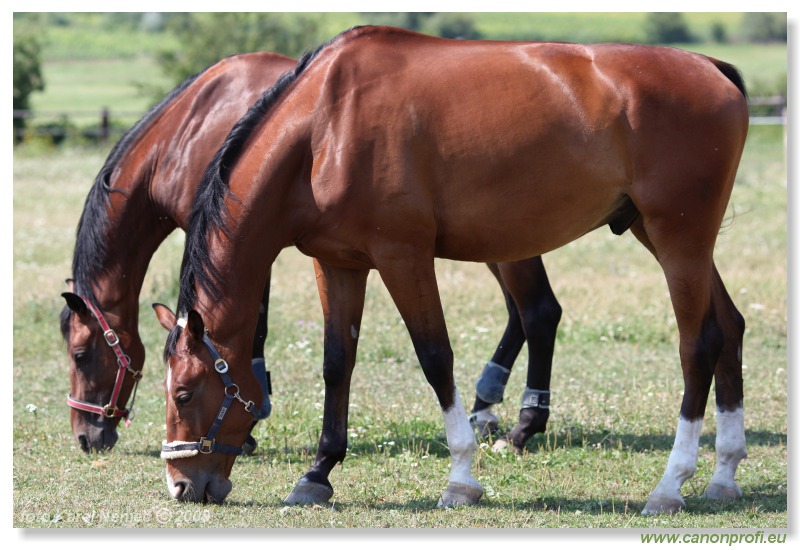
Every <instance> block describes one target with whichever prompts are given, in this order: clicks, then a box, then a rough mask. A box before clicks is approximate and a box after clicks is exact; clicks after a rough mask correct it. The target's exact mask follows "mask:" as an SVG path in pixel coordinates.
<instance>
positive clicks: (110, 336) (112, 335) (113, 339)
mask: <svg viewBox="0 0 800 550" xmlns="http://www.w3.org/2000/svg"><path fill="white" fill-rule="evenodd" d="M103 337H104V338H105V339H106V343H107V344H108V345H109V346H112V347H113V346H116V345H118V344H119V336H117V333H116V332H114V329H108V330H107V331H105V332H104V333H103Z"/></svg>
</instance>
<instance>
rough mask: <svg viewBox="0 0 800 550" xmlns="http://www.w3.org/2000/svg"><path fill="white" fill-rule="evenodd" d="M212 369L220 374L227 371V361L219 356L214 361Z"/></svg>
mask: <svg viewBox="0 0 800 550" xmlns="http://www.w3.org/2000/svg"><path fill="white" fill-rule="evenodd" d="M214 370H215V371H217V372H218V373H220V374H225V373H226V372H228V363H226V362H225V359H223V358H221V357H220V358H219V359H217V360H216V361H214Z"/></svg>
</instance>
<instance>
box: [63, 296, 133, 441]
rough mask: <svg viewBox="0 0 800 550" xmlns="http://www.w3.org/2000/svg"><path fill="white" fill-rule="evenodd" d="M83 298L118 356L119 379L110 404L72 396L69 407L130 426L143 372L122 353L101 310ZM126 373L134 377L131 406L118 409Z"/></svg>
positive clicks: (115, 335)
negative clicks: (98, 403) (117, 419)
mask: <svg viewBox="0 0 800 550" xmlns="http://www.w3.org/2000/svg"><path fill="white" fill-rule="evenodd" d="M81 298H82V299H83V301H84V303H85V304H86V307H88V308H89V311H91V313H92V315H93V316H94V318H95V319H97V322H98V323H100V327H101V328H102V329H103V337H104V338H105V340H106V343H107V344H108V345H109V346H110V347H111V349H112V350H114V354H115V355H116V356H117V364H118V365H119V370H117V379H116V381H115V382H114V391H113V392H112V393H111V400H110V401H109V402H108V404H106V405H97V404H94V403H88V402H86V401H81V400H80V399H75V398H74V397H72V396H71V395H67V405H69V406H70V407H72V408H73V409H78V410H81V411H87V412H91V413H95V414H100V415H103V416H105V417H107V418H115V417H121V418H124V419H125V425H126V426H127V425H129V424H130V422H131V420H133V417H134V414H135V413H134V410H133V403H134V401H135V400H136V389H137V388H138V386H139V380H141V379H142V371H140V370H135V369H134V368H133V367H131V359H130V357H128V356H127V355H125V352H123V351H122V346H120V344H119V337H118V336H117V333H116V332H114V330H113V329H112V328H111V327H110V326H109V325H108V322H106V319H105V317H103V314H102V313H101V312H100V310H99V309H98V308H97V307H96V306H95V305H94V304H92V303H91V302H90V301H89V300H88V299H87V298H86V297H85V296H81ZM126 371H127V372H130V373H131V376H133V380H134V385H133V394H132V398H131V406H130V408H124V407H123V408H119V407H117V400H118V399H119V393H120V391H121V390H122V383H123V382H124V380H125V372H126Z"/></svg>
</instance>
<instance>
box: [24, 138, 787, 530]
mask: <svg viewBox="0 0 800 550" xmlns="http://www.w3.org/2000/svg"><path fill="white" fill-rule="evenodd" d="M783 144H784V142H783V133H782V129H780V128H773V127H758V128H753V129H752V130H751V135H750V137H749V140H748V145H747V149H746V152H745V156H744V158H743V160H742V166H741V168H740V171H739V177H738V179H737V184H736V187H735V190H734V195H733V198H732V200H731V205H730V207H729V212H728V216H727V220H726V223H725V224H724V229H723V230H722V231H721V233H720V236H719V239H718V244H717V251H716V261H717V265H718V266H719V269H720V272H721V274H722V276H723V278H724V280H725V281H726V284H727V287H728V289H729V291H730V293H731V295H732V296H733V297H734V300H735V301H736V303H737V305H738V307H739V309H740V310H741V311H742V313H743V314H744V315H745V318H746V319H747V333H746V336H745V346H744V363H745V365H746V366H745V371H744V376H745V410H746V416H745V426H746V433H747V440H748V453H749V458H748V459H747V460H745V461H743V462H742V464H741V465H740V467H739V470H738V474H737V480H738V482H739V484H740V486H741V487H742V490H743V492H744V496H743V498H742V499H740V500H738V501H736V502H725V503H714V502H708V501H706V500H704V499H702V498H701V496H700V495H701V494H702V492H703V489H704V487H705V484H706V483H707V482H708V480H709V478H710V476H711V473H712V472H713V468H714V464H715V458H714V432H715V423H714V408H713V397H712V399H711V403H710V404H709V407H708V409H707V414H706V424H705V431H704V435H703V438H702V440H701V449H700V459H699V465H698V470H697V474H696V475H695V477H694V478H693V479H692V480H691V481H690V482H688V483H687V484H686V485H685V486H684V489H683V494H684V496H685V498H686V502H687V509H686V511H684V512H682V513H680V514H677V515H675V516H671V517H642V516H641V515H640V513H639V512H640V511H641V509H642V507H643V505H644V503H645V501H646V499H647V496H648V494H649V492H650V491H651V490H652V489H653V487H654V486H655V485H656V483H657V482H658V479H659V478H660V476H661V474H662V473H663V469H664V466H665V464H666V460H667V456H668V454H669V451H670V449H671V446H672V442H673V435H674V430H675V427H676V423H677V414H678V407H679V402H680V398H681V394H682V389H683V386H682V381H681V375H680V367H679V364H678V359H677V338H676V330H675V323H674V319H673V316H672V311H671V306H670V304H669V300H668V296H667V290H666V285H665V283H664V280H663V276H662V274H661V273H660V270H659V269H658V267H657V265H656V263H655V261H654V260H653V259H652V257H650V256H649V254H647V253H646V251H644V249H642V247H641V246H639V245H638V243H637V242H636V240H635V239H634V238H633V237H632V236H631V235H630V234H625V235H623V236H621V237H615V236H613V235H612V234H611V233H610V232H609V231H607V230H605V229H602V230H599V231H597V232H595V233H593V234H591V235H589V236H587V237H585V238H584V239H582V240H580V241H577V242H575V243H573V244H570V245H568V246H566V247H564V248H562V249H560V250H558V251H555V252H553V253H552V254H549V255H547V256H546V258H545V264H546V266H547V267H548V270H549V273H550V278H551V281H552V284H553V286H554V289H555V291H556V295H557V296H558V297H559V300H560V301H561V304H562V306H563V308H564V316H563V320H562V323H561V326H560V329H559V336H558V341H557V345H556V356H555V361H554V370H553V380H552V390H553V398H552V407H553V408H552V414H551V419H550V424H549V430H548V433H547V434H545V435H537V436H536V437H535V438H533V439H532V440H531V441H530V442H529V443H528V445H527V448H526V452H525V453H524V454H522V455H520V456H515V455H513V454H495V453H493V452H491V450H490V446H488V445H487V444H483V445H481V448H480V450H479V452H478V453H477V455H476V456H475V459H474V472H475V475H476V477H477V478H478V479H479V480H480V481H481V483H482V484H483V486H484V488H485V490H486V495H485V497H484V499H483V500H482V501H481V503H480V505H478V506H476V507H473V508H469V509H457V510H437V509H436V508H435V505H436V501H437V499H438V498H439V496H440V494H441V491H442V490H443V489H444V486H445V484H446V477H447V473H448V470H449V455H448V453H447V449H446V443H445V438H444V426H443V422H442V418H441V413H440V412H439V410H438V406H437V405H436V401H435V398H434V395H433V392H432V390H431V389H430V388H429V387H428V385H427V384H426V382H425V380H424V377H423V375H422V372H421V370H420V369H419V367H418V364H417V361H416V358H415V356H414V353H413V349H412V346H411V342H410V339H409V338H408V335H407V333H406V331H405V329H404V327H403V325H402V323H401V320H400V317H399V315H398V313H397V311H396V309H395V308H394V306H393V305H392V303H391V301H390V300H389V298H388V296H387V293H386V291H385V289H384V287H383V285H382V283H381V281H380V278H379V277H378V276H377V274H376V273H373V275H371V279H370V283H369V286H368V296H367V300H366V308H365V315H364V321H363V327H362V333H361V343H360V348H359V356H358V367H357V369H356V371H355V374H354V380H353V390H352V399H351V409H350V429H349V445H350V448H349V453H348V458H347V459H346V460H345V461H344V463H343V464H342V465H340V466H337V467H336V468H335V469H334V471H333V473H332V475H331V482H332V483H333V485H334V489H335V495H334V499H333V500H332V502H331V503H329V504H328V505H326V506H311V507H298V508H288V507H285V506H284V505H283V504H282V499H283V498H284V497H285V496H286V495H287V494H288V493H289V491H290V490H291V488H292V486H293V484H294V483H295V482H296V481H297V479H298V478H299V477H300V476H301V475H302V474H303V473H304V472H305V470H306V468H307V467H308V465H309V464H310V461H311V459H312V457H313V453H314V450H315V447H316V443H317V439H318V437H319V429H320V417H321V404H322V399H323V384H322V378H321V372H320V371H321V369H320V365H321V357H322V356H321V352H322V333H321V313H320V308H319V302H318V298H317V295H316V287H315V283H314V276H313V270H312V267H311V262H310V260H309V259H308V258H306V257H304V256H302V255H300V254H299V253H297V252H296V251H295V250H293V249H291V250H286V251H285V252H284V253H282V254H281V256H280V257H279V259H278V262H277V264H276V266H275V269H274V275H273V288H272V302H271V310H270V319H271V330H270V336H269V341H268V346H267V361H268V364H269V366H270V369H271V371H272V377H273V386H274V390H275V391H274V395H273V413H272V416H271V417H270V418H269V419H268V420H267V421H265V422H261V423H260V424H259V426H258V427H257V429H256V435H257V439H258V441H259V444H260V446H259V448H258V450H257V451H256V453H255V454H254V455H253V456H250V457H246V458H241V459H239V460H237V463H236V465H235V467H234V471H233V475H232V481H233V482H234V489H233V491H232V493H231V494H230V496H229V500H227V501H226V503H225V504H224V505H221V506H211V505H208V506H203V505H178V504H177V503H175V502H173V501H172V499H171V498H170V497H169V495H168V493H167V491H166V487H165V482H164V463H163V461H161V460H160V459H159V458H158V451H159V446H160V442H161V440H162V439H163V438H164V431H165V426H164V390H163V377H164V367H163V364H162V362H161V360H160V354H161V350H162V347H163V344H164V340H165V336H166V333H165V332H164V331H163V329H162V328H161V327H160V326H159V325H158V323H157V321H156V320H155V317H154V315H153V314H152V313H151V310H150V304H151V303H152V302H155V301H160V302H164V303H166V304H168V305H170V306H171V307H174V305H175V301H176V278H177V270H178V264H179V258H180V254H181V251H182V240H183V236H182V234H180V233H175V234H174V235H172V236H171V237H170V238H169V239H168V240H167V242H165V243H164V245H163V246H162V247H161V249H160V250H159V251H158V253H157V254H156V257H155V258H154V260H153V262H152V264H151V267H150V271H149V272H148V276H147V279H146V283H145V288H144V290H143V293H142V296H141V309H142V314H141V330H142V335H143V339H144V342H145V346H146V348H147V350H148V358H147V362H146V367H145V378H144V380H143V383H142V385H141V386H140V390H139V395H138V397H137V402H136V404H137V409H138V411H137V412H138V414H137V418H136V420H135V421H134V422H133V423H132V425H131V426H130V428H127V429H126V428H124V427H123V428H121V434H120V440H119V443H118V444H117V446H116V448H115V449H114V450H113V452H111V453H107V454H101V455H85V454H83V453H81V452H80V450H79V448H78V446H77V444H76V443H75V441H74V440H73V437H72V434H71V432H70V427H69V421H68V419H69V413H68V409H67V407H66V405H65V403H64V397H65V395H66V393H67V392H68V379H67V368H66V364H67V363H66V357H65V354H64V345H63V342H62V341H61V337H60V333H59V331H58V313H59V311H60V310H61V307H62V305H63V299H62V298H61V297H60V293H61V292H63V291H64V290H65V285H64V282H63V281H64V278H66V277H68V276H69V275H70V265H71V253H72V247H73V240H74V231H75V227H76V224H77V221H78V217H79V215H80V211H81V208H82V206H83V201H84V199H85V196H86V193H87V191H88V189H89V186H90V184H91V181H92V180H93V178H94V176H95V174H96V172H97V171H98V170H99V168H100V166H101V165H102V162H103V160H104V156H105V152H104V151H95V150H78V149H74V150H61V151H52V152H48V153H42V152H41V151H39V152H34V151H30V150H27V149H25V148H21V149H18V150H17V151H15V156H14V184H13V185H14V197H13V208H14V219H13V224H14V257H13V261H14V289H13V311H14V319H13V341H14V344H13V346H14V347H13V349H14V351H13V353H14V360H13V381H14V387H13V396H14V398H13V461H14V462H13V503H14V509H13V524H14V526H16V527H219V526H226V527H351V528H353V527H396V528H423V527H424V528H431V527H434V528H442V527H447V528H456V527H497V528H510V527H514V528H561V527H572V528H633V530H631V531H629V532H630V533H631V535H630V536H631V537H633V536H634V535H635V533H636V532H638V531H636V530H653V529H662V528H681V529H685V528H717V529H719V528H758V529H762V528H786V527H787V523H788V515H787V494H788V486H787V425H788V419H787V393H788V392H787V385H786V381H787V236H786V223H787V212H786V208H787V188H786V181H787V179H786V178H787V174H786V159H785V154H784V152H783V151H784V145H783ZM437 272H438V276H439V283H440V287H441V293H442V297H443V303H444V307H445V312H446V315H447V319H448V323H449V325H448V328H449V333H450V338H451V341H452V344H453V349H454V352H455V357H456V360H455V376H456V380H457V383H458V385H459V388H460V390H461V394H462V398H463V400H464V402H465V403H468V404H471V401H472V398H473V387H474V382H475V378H476V377H477V375H478V374H479V372H480V370H481V368H482V365H483V363H484V362H485V361H486V360H487V359H488V358H489V356H490V355H491V352H492V351H493V349H494V345H495V344H496V341H497V338H499V336H500V334H501V332H502V329H503V326H504V320H505V310H504V307H503V304H502V301H501V299H500V293H499V291H498V289H497V287H496V284H495V283H494V281H493V279H492V278H491V276H490V274H489V271H488V270H487V269H486V268H485V267H483V266H481V265H477V264H467V263H454V262H448V261H440V262H438V263H437ZM517 365H518V366H517V369H516V370H515V371H514V372H513V373H512V375H511V379H510V381H509V386H508V388H509V389H508V392H507V394H506V403H504V404H503V405H502V406H500V407H499V412H500V415H501V421H502V425H503V426H504V427H506V428H508V427H510V426H511V425H512V424H513V422H514V420H515V418H516V414H517V407H518V403H519V398H520V396H521V393H522V390H523V387H524V380H525V376H524V374H525V373H524V356H523V357H522V358H521V360H519V361H518V364H517ZM123 503H124V506H123V505H121V504H123ZM637 540H638V539H637Z"/></svg>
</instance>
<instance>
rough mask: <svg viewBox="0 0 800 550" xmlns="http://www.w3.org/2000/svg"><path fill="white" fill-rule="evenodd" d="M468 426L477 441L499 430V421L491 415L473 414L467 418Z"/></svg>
mask: <svg viewBox="0 0 800 550" xmlns="http://www.w3.org/2000/svg"><path fill="white" fill-rule="evenodd" d="M469 425H470V426H471V427H472V429H473V430H474V431H476V432H477V434H478V438H479V439H486V438H488V437H489V436H491V435H492V434H494V433H495V432H497V430H499V429H500V419H499V418H497V417H496V416H495V415H493V414H492V413H484V414H481V413H473V414H471V415H470V416H469Z"/></svg>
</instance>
